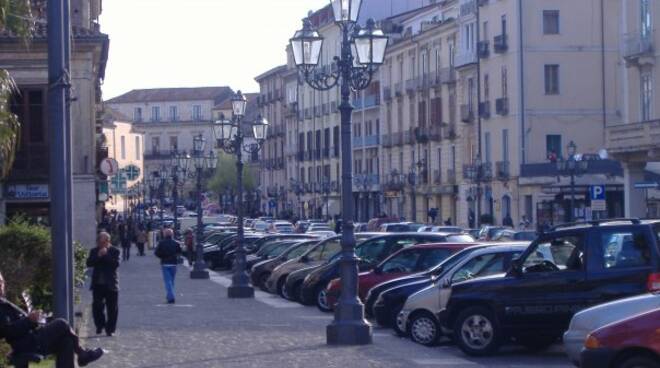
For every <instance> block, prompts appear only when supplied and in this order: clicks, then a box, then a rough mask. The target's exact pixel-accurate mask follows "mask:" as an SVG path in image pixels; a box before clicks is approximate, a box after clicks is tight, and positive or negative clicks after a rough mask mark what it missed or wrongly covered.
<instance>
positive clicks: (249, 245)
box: [220, 234, 314, 268]
mask: <svg viewBox="0 0 660 368" xmlns="http://www.w3.org/2000/svg"><path fill="white" fill-rule="evenodd" d="M251 236H253V237H256V238H257V240H255V241H247V234H246V242H245V252H246V253H247V254H252V253H255V252H258V251H260V250H261V249H262V248H264V247H268V246H269V245H271V244H274V243H277V242H280V241H282V240H287V239H300V240H305V239H314V237H313V236H312V235H303V234H274V235H263V234H252V235H251ZM225 248H226V249H224V250H223V252H221V253H222V261H221V262H220V266H221V267H225V268H229V267H231V265H233V264H234V258H235V257H236V255H235V254H236V242H233V243H230V244H228V245H227V246H226V247H225Z"/></svg>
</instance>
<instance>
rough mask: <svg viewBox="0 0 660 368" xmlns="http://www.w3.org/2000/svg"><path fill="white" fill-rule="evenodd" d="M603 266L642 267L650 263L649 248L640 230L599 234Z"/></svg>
mask: <svg viewBox="0 0 660 368" xmlns="http://www.w3.org/2000/svg"><path fill="white" fill-rule="evenodd" d="M600 239H601V247H602V257H603V258H602V265H603V268H607V269H609V268H630V267H644V266H648V265H650V264H651V249H650V247H649V243H648V241H647V239H646V236H644V233H643V232H641V231H639V230H638V231H621V230H619V231H606V232H603V234H601V238H600Z"/></svg>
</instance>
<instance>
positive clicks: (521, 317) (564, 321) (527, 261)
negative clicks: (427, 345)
mask: <svg viewBox="0 0 660 368" xmlns="http://www.w3.org/2000/svg"><path fill="white" fill-rule="evenodd" d="M659 232H660V222H658V221H653V222H641V221H639V220H636V219H631V220H602V221H592V222H586V223H576V224H570V225H565V226H562V227H559V228H555V229H554V230H553V231H551V232H548V233H544V234H540V235H539V238H538V239H537V240H535V241H534V242H533V243H532V244H531V245H530V246H529V248H528V249H527V250H526V251H525V252H524V253H523V254H522V255H521V256H520V258H519V259H518V260H516V261H514V262H512V266H511V268H510V269H509V271H508V272H507V273H506V274H502V275H498V276H493V277H487V278H484V279H478V280H473V281H465V282H461V283H457V284H455V285H452V295H451V298H450V299H449V302H448V304H447V307H446V309H444V310H443V311H441V312H440V313H439V316H438V319H439V321H440V324H441V325H442V326H443V327H444V328H446V329H448V330H453V333H454V340H455V341H456V343H457V344H458V346H459V347H460V348H461V350H463V352H465V353H466V354H469V355H476V356H481V355H488V354H492V353H494V352H495V351H497V349H498V348H499V346H500V345H501V344H502V343H504V342H507V341H514V342H517V343H520V344H522V345H525V346H528V347H530V348H534V349H539V348H544V347H546V346H549V345H550V344H552V343H554V342H555V341H556V340H557V339H558V338H559V337H560V336H561V335H562V333H563V332H564V331H565V330H566V329H567V328H568V324H569V322H570V319H571V318H572V316H573V315H574V314H575V313H576V312H577V311H580V310H582V309H584V308H586V307H589V306H592V305H595V304H600V303H604V302H607V301H610V300H613V299H619V298H624V297H627V296H631V295H636V294H642V293H644V292H647V291H648V288H649V287H652V285H653V283H650V282H649V280H651V278H653V277H657V275H658V273H660V249H658V233H659ZM655 291H657V290H655Z"/></svg>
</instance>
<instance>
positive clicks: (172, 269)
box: [155, 229, 183, 304]
mask: <svg viewBox="0 0 660 368" xmlns="http://www.w3.org/2000/svg"><path fill="white" fill-rule="evenodd" d="M163 236H164V238H163V240H161V241H160V242H158V246H157V247H156V251H155V254H156V257H158V258H160V265H161V269H162V271H163V281H164V282H165V292H166V293H167V296H166V297H167V303H168V304H174V303H175V302H176V298H175V291H174V281H175V279H176V268H177V265H178V264H179V257H180V256H181V253H182V252H183V251H182V249H181V245H179V243H178V242H177V241H176V240H174V239H173V238H174V231H172V229H164V230H163Z"/></svg>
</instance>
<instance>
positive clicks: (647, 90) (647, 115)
mask: <svg viewBox="0 0 660 368" xmlns="http://www.w3.org/2000/svg"><path fill="white" fill-rule="evenodd" d="M641 88H642V91H641V96H642V98H641V99H640V100H641V101H640V102H641V104H642V106H641V111H640V112H641V116H640V118H641V120H642V121H648V120H651V106H652V103H653V78H652V76H651V73H648V72H647V73H642V75H641Z"/></svg>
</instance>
